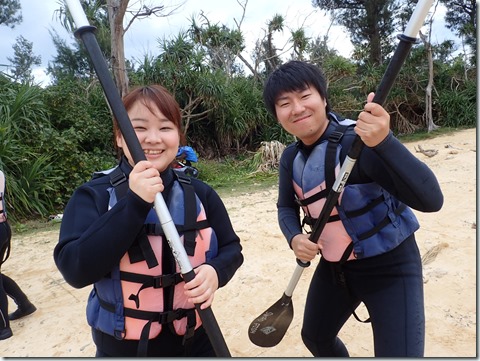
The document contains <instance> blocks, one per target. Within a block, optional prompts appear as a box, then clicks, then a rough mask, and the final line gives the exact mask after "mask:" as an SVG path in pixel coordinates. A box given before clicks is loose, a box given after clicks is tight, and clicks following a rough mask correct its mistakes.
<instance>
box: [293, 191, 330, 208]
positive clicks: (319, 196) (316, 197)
mask: <svg viewBox="0 0 480 361" xmlns="http://www.w3.org/2000/svg"><path fill="white" fill-rule="evenodd" d="M328 192H329V189H327V188H325V189H323V190H321V191H320V192H318V193H315V194H312V195H311V196H310V197H307V198H304V199H300V198H295V203H297V204H298V205H299V206H308V205H309V204H312V203H313V202H316V201H318V200H319V199H322V198H326V197H327V196H328Z"/></svg>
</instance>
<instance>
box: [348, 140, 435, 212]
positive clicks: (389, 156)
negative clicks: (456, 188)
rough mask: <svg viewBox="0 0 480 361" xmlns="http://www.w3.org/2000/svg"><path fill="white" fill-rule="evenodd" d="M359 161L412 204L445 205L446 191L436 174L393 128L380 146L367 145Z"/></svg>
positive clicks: (421, 208)
mask: <svg viewBox="0 0 480 361" xmlns="http://www.w3.org/2000/svg"><path fill="white" fill-rule="evenodd" d="M358 163H359V169H360V171H361V172H363V173H364V174H365V175H366V176H367V177H369V178H370V179H372V180H373V181H375V182H376V183H378V184H379V185H380V186H382V187H383V188H384V189H385V190H387V191H388V192H389V193H390V194H392V195H393V196H394V197H396V198H397V199H398V200H400V201H401V202H403V203H405V204H406V205H408V206H409V207H411V208H413V209H416V210H418V211H421V212H436V211H438V210H440V208H441V207H442V205H443V194H442V191H441V189H440V185H439V183H438V181H437V178H436V177H435V174H434V173H433V172H432V170H431V169H430V168H429V167H428V166H427V165H426V164H425V163H423V162H422V161H420V160H419V159H418V158H417V157H415V156H414V155H413V154H412V153H411V152H410V151H409V150H408V149H407V148H406V147H405V146H404V145H403V144H402V143H401V142H400V141H399V140H398V139H397V138H396V137H394V136H393V134H392V132H390V134H389V135H388V136H387V138H386V139H385V140H384V141H383V142H382V143H380V144H379V145H377V146H376V147H374V148H367V147H365V149H364V150H363V151H362V153H361V155H360V157H359V160H358Z"/></svg>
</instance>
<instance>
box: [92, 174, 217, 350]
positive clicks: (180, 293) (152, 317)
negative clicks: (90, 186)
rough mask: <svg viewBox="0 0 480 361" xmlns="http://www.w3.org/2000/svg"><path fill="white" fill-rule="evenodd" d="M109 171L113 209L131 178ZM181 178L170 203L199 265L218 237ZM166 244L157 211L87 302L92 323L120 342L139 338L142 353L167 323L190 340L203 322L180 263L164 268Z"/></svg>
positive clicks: (189, 251)
mask: <svg viewBox="0 0 480 361" xmlns="http://www.w3.org/2000/svg"><path fill="white" fill-rule="evenodd" d="M107 172H108V171H107ZM107 172H105V173H104V174H106V173H107ZM108 174H109V176H110V180H111V184H112V187H110V188H108V191H109V193H110V201H109V209H111V208H112V207H113V206H114V205H115V203H116V202H117V200H118V199H120V198H121V197H123V196H124V194H125V193H126V191H127V189H128V182H127V178H126V176H125V175H124V174H123V172H122V171H121V170H120V168H118V167H117V168H114V169H113V171H111V172H109V173H108ZM176 176H177V179H176V180H175V181H174V182H173V186H172V189H171V190H170V193H169V197H168V200H167V201H166V203H167V206H168V209H169V211H170V213H171V216H172V219H173V221H174V223H175V226H176V228H177V230H178V232H179V235H180V238H181V240H182V241H183V244H184V247H185V251H186V253H187V255H188V258H189V260H190V263H191V265H192V267H196V266H199V265H201V264H202V263H204V262H205V261H207V260H209V259H211V258H214V257H215V256H216V254H217V248H218V243H217V237H216V235H215V232H214V230H213V229H212V228H211V227H210V226H209V224H208V220H207V219H206V214H205V210H204V207H203V204H202V202H201V201H200V199H199V198H198V196H197V195H196V194H195V190H194V188H193V186H192V185H191V184H190V179H189V178H188V177H185V176H182V175H178V174H176ZM165 244H166V239H165V237H164V233H163V230H162V227H161V225H160V221H159V219H158V217H157V215H156V213H155V210H154V209H152V210H151V211H150V213H149V214H148V216H147V219H146V221H145V225H144V231H143V232H142V233H141V234H140V235H139V236H138V237H137V239H136V240H135V242H134V244H133V245H132V247H131V248H130V249H129V251H128V252H127V253H126V254H125V255H124V256H123V257H122V259H121V261H120V264H119V266H118V267H116V268H115V269H114V270H112V272H111V273H110V275H109V276H108V277H105V278H103V279H102V280H100V281H99V282H96V283H95V285H94V289H93V290H92V292H91V294H90V296H89V300H88V304H87V320H88V323H89V325H90V326H92V327H93V328H95V329H97V330H100V331H102V332H104V333H106V334H109V335H111V336H114V337H115V338H117V339H120V340H123V339H126V340H139V341H140V343H139V352H138V353H139V355H140V356H141V355H144V356H145V355H146V354H147V345H148V340H149V339H152V338H155V337H157V336H158V335H159V334H160V332H161V331H162V328H163V327H170V328H171V330H172V331H173V332H174V333H176V334H177V335H184V337H185V339H189V338H190V337H191V336H193V332H194V330H195V329H197V328H198V327H199V326H200V325H201V320H200V318H199V316H198V313H197V311H196V310H195V305H194V304H193V303H190V302H188V301H187V299H186V297H185V295H184V290H183V285H184V283H183V278H182V277H181V274H180V271H179V268H178V265H177V266H176V272H175V273H172V274H164V272H163V271H162V261H163V259H164V257H163V253H164V252H165V249H166V248H165V247H166V246H165ZM167 248H168V247H167ZM170 260H171V257H170ZM166 295H168V296H166Z"/></svg>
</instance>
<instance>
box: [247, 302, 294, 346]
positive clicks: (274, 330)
mask: <svg viewBox="0 0 480 361" xmlns="http://www.w3.org/2000/svg"><path fill="white" fill-rule="evenodd" d="M292 320H293V303H292V297H291V296H287V295H285V294H283V296H282V298H280V299H279V300H278V301H277V302H276V303H275V304H274V305H273V306H271V307H270V308H269V309H268V310H266V311H265V312H263V313H262V314H261V315H260V316H258V317H257V318H256V319H255V320H253V322H252V323H251V324H250V327H249V328H248V337H249V338H250V341H252V343H254V344H255V345H257V346H261V347H273V346H275V345H277V344H278V343H279V342H280V341H281V340H282V338H283V336H285V333H286V332H287V329H288V326H290V323H291V322H292Z"/></svg>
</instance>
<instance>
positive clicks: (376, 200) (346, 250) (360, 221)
mask: <svg viewBox="0 0 480 361" xmlns="http://www.w3.org/2000/svg"><path fill="white" fill-rule="evenodd" d="M335 121H336V122H338V123H339V125H337V127H336V128H335V130H334V131H333V132H332V133H331V134H330V136H329V138H328V140H325V141H323V142H320V143H319V144H318V145H316V146H315V147H314V149H312V151H311V153H310V155H308V156H306V155H305V154H303V153H302V151H301V150H299V151H298V152H297V153H296V155H295V156H294V160H293V166H292V180H293V187H294V190H295V193H296V196H297V203H298V204H299V205H300V206H301V207H302V209H303V211H304V215H305V217H304V219H303V222H302V225H303V226H304V225H305V224H308V225H310V226H311V227H313V225H314V224H315V222H316V220H317V218H318V216H319V215H320V212H321V210H322V208H323V206H324V204H325V201H326V197H327V196H328V193H329V192H330V190H331V189H332V186H333V183H334V181H335V178H336V176H337V175H338V173H339V171H340V166H341V163H340V152H341V149H342V145H341V140H342V138H343V135H344V133H345V132H346V131H347V129H348V127H349V126H350V125H353V124H354V122H353V121H351V120H340V121H339V120H336V119H335ZM418 228H419V224H418V221H417V219H416V217H415V215H414V214H413V212H412V210H411V209H410V208H409V207H407V206H406V205H405V204H403V203H401V202H400V201H399V200H397V199H396V198H394V197H393V196H392V195H391V194H390V193H388V192H387V191H385V190H384V189H383V188H382V187H380V186H379V185H378V184H377V183H374V182H372V183H366V184H348V181H347V184H346V186H345V187H344V189H343V190H342V191H341V193H340V195H339V198H338V201H337V204H336V206H335V208H334V209H333V210H332V213H331V215H330V217H329V220H328V222H327V223H326V225H325V228H324V229H323V231H322V233H321V235H320V239H319V240H318V243H319V244H321V245H322V247H323V249H322V256H323V257H325V259H326V260H328V261H331V262H342V263H343V262H345V261H347V260H351V259H361V258H366V257H372V256H376V255H379V254H382V253H385V252H388V251H390V250H392V249H393V248H395V247H396V246H398V245H399V244H400V243H401V242H403V241H404V240H405V239H406V238H407V237H408V236H409V235H411V234H412V233H413V232H415V231H416V230H417V229H418Z"/></svg>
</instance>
